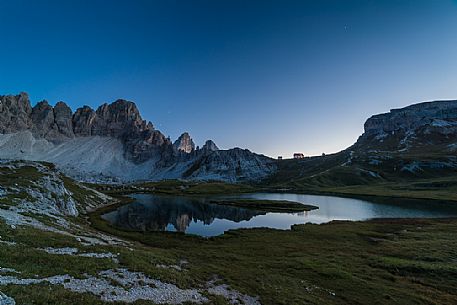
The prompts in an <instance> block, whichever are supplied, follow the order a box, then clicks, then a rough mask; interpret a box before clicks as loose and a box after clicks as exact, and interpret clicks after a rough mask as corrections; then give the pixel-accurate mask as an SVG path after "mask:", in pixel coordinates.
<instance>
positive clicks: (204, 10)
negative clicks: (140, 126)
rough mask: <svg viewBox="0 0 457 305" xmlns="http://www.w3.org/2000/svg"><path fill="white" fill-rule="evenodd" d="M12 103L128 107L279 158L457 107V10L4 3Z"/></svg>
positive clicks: (2, 74) (5, 69)
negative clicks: (395, 119)
mask: <svg viewBox="0 0 457 305" xmlns="http://www.w3.org/2000/svg"><path fill="white" fill-rule="evenodd" d="M0 11H1V12H2V14H1V15H2V18H1V19H0V38H1V42H2V43H1V47H0V95H3V94H10V93H14V94H15V93H18V92H20V91H26V92H28V93H29V94H30V97H31V99H32V101H33V103H34V104H35V103H36V102H38V101H39V100H42V99H46V100H48V101H49V102H50V103H51V104H55V103H56V102H57V101H59V100H63V101H65V102H67V103H68V104H69V105H70V107H71V108H72V109H73V110H75V109H76V108H77V107H80V106H82V105H90V106H92V107H94V108H95V107H97V106H98V105H100V104H101V103H103V102H112V101H114V100H116V99H117V98H125V99H128V100H132V101H134V102H136V103H137V105H138V107H139V109H140V111H141V113H142V115H143V118H145V119H147V120H150V121H152V122H153V124H154V125H155V126H156V128H157V129H159V130H161V131H162V132H163V133H164V134H165V135H169V136H170V137H171V138H172V139H176V138H177V137H178V136H179V135H180V134H181V133H182V132H183V131H188V132H189V133H190V134H191V136H192V137H193V138H194V140H195V142H196V143H197V145H202V144H203V142H204V140H206V139H213V140H214V141H215V142H216V144H218V145H219V146H220V147H221V148H231V147H234V146H239V147H243V148H249V149H251V150H253V151H255V152H258V153H263V154H266V155H269V156H273V157H276V156H277V155H284V156H285V157H286V156H290V155H291V154H292V153H293V152H303V153H305V154H310V155H312V154H321V153H322V152H326V153H330V152H336V151H338V150H341V149H344V148H345V147H347V146H349V145H351V144H352V143H354V142H355V141H356V139H357V137H358V136H359V135H360V134H361V133H362V131H363V123H364V121H365V120H366V118H368V117H369V116H371V115H372V114H376V113H380V112H386V111H388V110H389V109H391V108H398V107H403V106H406V105H408V104H412V103H415V102H420V101H424V100H434V99H457V2H456V1H451V0H439V1H431V0H428V1H422V0H411V1H406V0H405V1H399V0H397V1H394V0H392V1H387V0H386V1H375V0H372V1H370V0H366V1H351V0H341V1H330V0H324V1H305V0H301V1H300V0H299V1H286V0H281V1H280V0H277V1H267V0H259V1H254V0H250V1H246V0H239V1H237V0H217V1H214V0H208V1H199V0H192V1H190V0H181V1H172V0H168V1H166V0H164V1H152V0H151V1H139V0H138V1H133V0H129V1H115V0H112V1H103V0H90V1H89V0H87V1H85V0H80V1H71V0H66V1H46V0H41V1H35V0H30V1H25V0H15V1H7V0H0Z"/></svg>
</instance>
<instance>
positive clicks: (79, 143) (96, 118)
mask: <svg viewBox="0 0 457 305" xmlns="http://www.w3.org/2000/svg"><path fill="white" fill-rule="evenodd" d="M0 133H1V137H0V138H1V139H0V158H12V159H16V158H19V159H30V160H38V161H40V160H42V161H49V162H55V163H56V164H57V165H58V166H60V167H61V168H63V169H67V171H66V173H67V174H69V175H72V171H73V172H77V174H76V176H77V177H78V178H80V179H82V180H87V179H84V173H85V172H86V173H87V174H89V176H91V177H92V178H93V177H94V175H96V176H98V177H99V178H100V179H104V178H103V177H105V178H108V177H110V178H121V180H156V179H195V180H213V179H214V180H222V181H228V182H237V181H244V180H257V179H262V178H264V177H267V176H268V175H270V174H271V173H272V172H274V171H275V167H276V165H275V163H274V161H273V160H272V159H270V158H268V157H266V156H263V155H258V154H255V153H252V152H250V151H248V150H241V149H238V148H234V149H229V150H219V148H218V147H217V146H216V144H215V143H214V142H213V141H211V140H208V141H206V143H205V145H203V147H202V148H201V149H200V148H198V147H197V148H196V147H195V144H194V142H193V140H192V138H191V137H190V135H189V134H188V133H187V132H184V133H183V134H182V135H181V136H180V137H179V138H178V140H176V141H175V142H174V143H173V142H172V141H171V140H170V139H169V138H168V137H165V135H164V134H163V133H161V132H160V131H159V130H157V129H155V128H154V126H153V124H152V123H151V122H147V121H146V120H143V118H142V117H141V114H140V112H139V110H138V108H137V107H136V105H135V103H133V102H131V101H127V100H123V99H118V100H116V101H115V102H113V103H111V104H107V103H104V104H102V105H100V106H99V107H98V108H97V109H96V110H94V109H92V108H91V107H89V106H83V107H80V108H78V109H76V110H75V112H72V110H71V109H70V107H68V106H67V105H66V104H65V103H64V102H58V103H57V104H56V105H55V106H54V107H52V106H51V105H49V103H48V102H47V101H41V102H39V103H37V104H36V105H35V106H33V107H32V106H31V103H30V99H29V96H28V94H27V93H24V92H22V93H20V94H18V95H3V96H0ZM105 138H106V139H105ZM110 139H111V140H110ZM87 143H91V145H90V146H88V145H86V144H87ZM82 148H84V149H82ZM80 159H82V160H80ZM84 159H88V161H87V162H84ZM209 160H211V161H209ZM101 165H103V166H101ZM201 166H204V168H200V167H201ZM72 176H73V177H75V173H73V175H72ZM92 178H91V179H92Z"/></svg>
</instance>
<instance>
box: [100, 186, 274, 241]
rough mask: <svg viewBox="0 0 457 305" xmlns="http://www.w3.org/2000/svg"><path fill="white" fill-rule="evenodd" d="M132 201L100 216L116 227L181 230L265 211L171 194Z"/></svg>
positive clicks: (143, 197)
mask: <svg viewBox="0 0 457 305" xmlns="http://www.w3.org/2000/svg"><path fill="white" fill-rule="evenodd" d="M135 198H136V199H137V200H136V201H135V202H134V203H131V204H128V205H124V206H121V207H119V208H118V209H117V210H115V211H112V212H110V213H107V214H105V215H103V216H102V217H103V219H105V220H107V221H109V222H110V223H111V224H112V225H114V226H116V227H121V228H124V229H129V230H137V231H168V229H167V228H169V225H172V226H173V227H174V229H175V230H176V231H178V232H185V231H186V229H187V228H188V227H189V226H190V224H191V222H192V221H194V222H197V221H201V222H203V224H205V225H210V224H211V223H213V221H214V220H215V219H226V220H230V221H234V222H240V221H248V220H250V219H251V218H253V217H254V216H257V215H265V214H266V212H262V211H257V210H251V209H243V208H238V207H231V206H222V205H217V204H209V203H208V201H207V200H205V199H200V198H189V197H173V196H150V195H147V196H142V195H136V196H135Z"/></svg>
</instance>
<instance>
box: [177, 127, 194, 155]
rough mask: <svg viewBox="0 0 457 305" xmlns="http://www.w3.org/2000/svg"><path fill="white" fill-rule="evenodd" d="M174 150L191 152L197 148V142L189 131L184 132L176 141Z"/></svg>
mask: <svg viewBox="0 0 457 305" xmlns="http://www.w3.org/2000/svg"><path fill="white" fill-rule="evenodd" d="M173 150H174V151H175V152H184V153H186V154H189V153H191V152H193V151H194V150H195V143H194V141H192V138H191V137H190V135H189V133H187V132H185V133H183V134H182V135H181V136H180V137H179V138H178V139H177V140H176V141H175V142H174V143H173Z"/></svg>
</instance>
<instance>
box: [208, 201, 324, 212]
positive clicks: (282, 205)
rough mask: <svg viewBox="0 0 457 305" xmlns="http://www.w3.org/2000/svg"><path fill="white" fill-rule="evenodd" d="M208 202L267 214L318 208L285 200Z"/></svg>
mask: <svg viewBox="0 0 457 305" xmlns="http://www.w3.org/2000/svg"><path fill="white" fill-rule="evenodd" d="M210 202H211V203H215V204H221V205H230V206H236V207H241V208H248V209H256V210H260V211H268V212H303V211H311V210H314V209H317V208H318V207H316V206H313V205H309V204H303V203H300V202H293V201H287V200H256V199H230V200H212V201H210Z"/></svg>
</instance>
